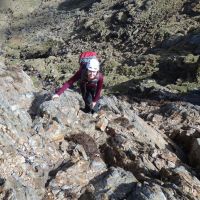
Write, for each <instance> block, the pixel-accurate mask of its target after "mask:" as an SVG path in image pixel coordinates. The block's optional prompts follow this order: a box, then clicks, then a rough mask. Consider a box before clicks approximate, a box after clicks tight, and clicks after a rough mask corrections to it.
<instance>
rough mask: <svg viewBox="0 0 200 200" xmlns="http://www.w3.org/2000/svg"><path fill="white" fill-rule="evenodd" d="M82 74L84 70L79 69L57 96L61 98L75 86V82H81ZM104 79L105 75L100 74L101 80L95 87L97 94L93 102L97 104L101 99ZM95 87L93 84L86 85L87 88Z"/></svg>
mask: <svg viewBox="0 0 200 200" xmlns="http://www.w3.org/2000/svg"><path fill="white" fill-rule="evenodd" d="M81 73H82V70H81V69H79V70H78V71H77V72H76V73H75V74H74V75H73V76H72V77H71V78H70V79H69V80H68V81H67V82H65V83H64V84H63V86H62V87H61V88H60V89H59V90H58V91H57V92H56V94H57V95H59V96H60V95H61V94H62V93H63V92H64V91H65V90H67V89H68V88H69V87H71V86H72V85H73V84H74V82H76V81H78V80H80V79H81ZM103 79H104V76H103V74H102V73H99V79H98V82H97V86H96V85H95V87H96V94H95V96H94V98H93V102H97V101H98V100H99V98H100V94H101V90H102V87H103ZM93 87H94V86H93V85H92V84H89V85H86V88H93Z"/></svg>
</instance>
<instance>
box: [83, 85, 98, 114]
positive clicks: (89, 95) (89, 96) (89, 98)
mask: <svg viewBox="0 0 200 200" xmlns="http://www.w3.org/2000/svg"><path fill="white" fill-rule="evenodd" d="M81 94H82V97H83V100H84V102H85V109H84V110H85V112H87V113H89V112H91V113H95V112H97V111H98V110H99V103H98V102H97V103H96V105H95V106H94V108H93V107H92V103H93V98H94V96H95V94H96V89H95V88H84V86H81Z"/></svg>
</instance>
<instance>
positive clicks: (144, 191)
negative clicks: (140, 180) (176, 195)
mask: <svg viewBox="0 0 200 200" xmlns="http://www.w3.org/2000/svg"><path fill="white" fill-rule="evenodd" d="M131 199H141V200H148V199H151V200H167V197H166V196H165V194H164V193H163V191H162V189H161V187H160V186H159V185H157V184H152V183H150V184H145V183H144V184H142V185H141V186H137V187H136V189H135V190H134V192H133V193H132V195H130V196H129V198H128V200H131Z"/></svg>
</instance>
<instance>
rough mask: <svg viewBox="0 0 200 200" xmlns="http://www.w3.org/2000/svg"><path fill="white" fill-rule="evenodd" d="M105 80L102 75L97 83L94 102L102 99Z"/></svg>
mask: <svg viewBox="0 0 200 200" xmlns="http://www.w3.org/2000/svg"><path fill="white" fill-rule="evenodd" d="M103 80H104V77H103V75H102V74H100V76H99V80H98V83H97V89H96V94H95V96H94V99H93V102H97V101H98V100H99V98H100V95H101V90H102V87H103Z"/></svg>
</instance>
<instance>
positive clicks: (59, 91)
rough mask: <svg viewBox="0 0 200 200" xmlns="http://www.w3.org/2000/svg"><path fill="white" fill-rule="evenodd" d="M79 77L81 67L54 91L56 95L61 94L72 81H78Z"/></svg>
mask: <svg viewBox="0 0 200 200" xmlns="http://www.w3.org/2000/svg"><path fill="white" fill-rule="evenodd" d="M80 78H81V69H79V70H78V71H77V72H76V73H75V74H74V75H73V76H72V77H71V78H70V79H69V80H68V81H67V82H65V83H64V84H63V86H62V87H61V88H60V89H59V90H58V91H57V92H56V94H57V95H59V96H60V95H61V94H62V93H63V92H64V91H65V90H67V89H68V88H69V87H71V86H72V85H73V84H74V82H76V81H78V80H79V79H80Z"/></svg>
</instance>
